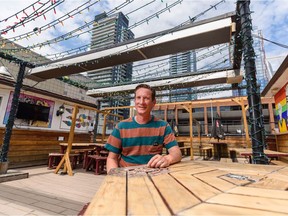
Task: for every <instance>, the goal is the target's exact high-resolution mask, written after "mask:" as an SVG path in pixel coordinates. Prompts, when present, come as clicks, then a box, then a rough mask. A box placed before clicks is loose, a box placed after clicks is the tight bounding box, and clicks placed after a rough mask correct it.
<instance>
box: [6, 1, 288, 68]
mask: <svg viewBox="0 0 288 216" xmlns="http://www.w3.org/2000/svg"><path fill="white" fill-rule="evenodd" d="M47 1H48V0H41V1H40V2H41V3H45V2H47ZM34 2H36V0H33V1H30V0H25V1H23V0H1V8H0V11H1V13H0V14H1V16H0V17H1V18H0V20H3V19H5V18H7V17H9V16H11V15H13V14H15V13H17V12H19V11H22V10H23V9H24V8H26V7H28V6H29V5H31V4H33V3H34ZM56 2H59V0H58V1H56ZM84 2H87V1H82V0H66V1H64V2H63V3H62V4H60V5H59V7H57V8H56V13H55V12H54V11H50V12H48V13H46V14H45V18H44V16H40V17H39V18H37V19H35V21H32V22H29V23H27V24H25V26H20V27H18V28H16V29H15V32H13V31H12V30H11V31H9V32H8V34H6V35H5V36H4V37H6V38H13V37H16V36H18V35H21V34H24V33H25V32H29V31H33V29H35V28H36V27H37V28H39V27H41V26H44V25H46V24H47V23H49V22H51V21H53V20H57V19H59V18H60V17H61V16H64V15H65V14H67V13H69V12H71V11H72V10H73V9H75V8H77V7H79V6H80V5H81V4H83V3H84ZM93 2H96V0H91V2H90V3H93ZM123 2H125V0H121V1H120V0H109V1H104V0H101V1H99V2H98V3H96V4H94V5H93V6H91V7H90V8H89V10H88V9H86V10H85V11H83V12H82V13H81V14H77V15H75V16H73V18H70V19H68V20H65V21H64V22H63V23H62V24H61V25H60V24H59V25H57V26H55V28H50V29H49V30H47V31H43V32H41V34H37V35H34V36H31V37H30V38H29V39H28V40H27V39H22V40H19V41H17V43H19V44H20V45H22V46H24V47H26V46H29V45H30V46H31V45H33V44H38V43H41V42H44V41H47V40H49V39H52V38H55V37H56V36H59V35H62V34H65V33H66V32H69V31H71V30H72V29H76V28H78V27H79V26H82V25H84V24H85V23H87V22H89V21H92V20H93V18H94V16H95V15H96V14H99V13H101V12H104V11H105V12H109V11H110V10H112V9H114V8H115V7H116V6H118V5H120V4H121V3H123ZM130 2H131V3H130V4H128V5H127V6H125V7H123V8H122V9H121V11H122V12H123V13H124V14H127V13H129V16H128V17H129V22H130V25H132V24H134V23H137V22H139V21H140V20H142V19H143V18H145V17H149V16H150V15H152V14H155V13H156V12H157V11H159V10H161V9H164V8H165V7H167V6H168V5H171V4H173V3H174V2H176V3H177V0H154V1H153V0H134V1H133V0H130ZM179 2H180V1H179ZM179 2H178V4H176V6H174V7H172V8H171V9H170V10H167V11H165V12H163V13H161V14H159V15H158V16H157V17H155V18H153V19H151V20H149V21H148V22H145V23H143V24H141V25H139V26H138V27H136V28H133V29H132V31H133V32H134V34H135V37H140V36H143V35H147V34H151V33H154V32H158V31H161V30H164V29H168V28H173V27H175V26H177V25H179V24H180V23H182V22H184V21H186V20H188V19H189V18H192V17H194V16H196V15H198V14H200V13H202V12H203V11H205V10H206V9H208V8H209V7H210V6H211V5H214V4H216V3H218V2H220V0H205V1H204V0H202V1H200V0H183V1H181V4H180V3H179ZM235 2H236V1H235V0H226V1H225V2H224V3H221V4H219V5H218V6H217V8H216V9H212V10H210V11H208V12H207V13H205V15H203V16H200V17H199V19H197V20H201V19H205V18H211V17H214V16H217V15H220V14H224V13H227V12H231V11H235V7H236V3H235ZM40 5H41V4H39V3H38V4H36V5H35V6H34V7H36V8H37V7H40ZM145 5H147V6H145ZM136 9H137V10H136ZM250 9H251V11H252V12H253V13H252V22H253V26H255V28H254V31H255V32H256V30H261V31H262V35H263V37H264V38H267V39H269V40H272V41H275V42H278V43H282V44H286V45H287V44H288V42H287V41H288V40H287V39H288V36H287V35H288V13H287V11H288V4H287V1H286V0H251V5H250ZM29 10H30V11H32V7H30V8H28V9H26V10H25V13H29ZM134 10H136V11H135V12H133V13H131V12H132V11H134ZM18 15H19V16H21V15H24V12H23V11H22V12H20V13H19V14H18ZM18 18H19V17H18ZM14 22H17V19H16V17H13V18H11V19H8V20H7V21H6V22H5V21H3V22H1V23H0V29H4V28H6V27H7V26H8V25H11V24H13V23H14ZM90 37H91V34H89V33H87V34H83V35H81V36H79V37H77V38H76V39H74V40H66V41H64V42H60V43H57V44H53V45H51V46H43V47H41V49H35V51H36V52H38V53H41V54H43V55H47V54H55V53H59V52H63V51H65V50H68V49H71V48H72V47H79V46H80V45H82V44H88V43H90ZM264 46H265V52H266V57H267V59H268V60H269V61H271V63H272V66H273V69H275V68H277V67H278V66H279V64H280V63H281V60H283V59H284V57H285V56H286V55H287V53H288V50H287V49H285V48H282V47H280V46H277V45H274V44H272V43H269V42H264Z"/></svg>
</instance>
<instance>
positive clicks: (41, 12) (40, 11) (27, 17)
mask: <svg viewBox="0 0 288 216" xmlns="http://www.w3.org/2000/svg"><path fill="white" fill-rule="evenodd" d="M64 1H65V0H60V1H58V2H56V1H51V0H49V1H47V2H46V3H41V2H40V1H38V2H37V3H39V4H40V5H41V6H40V7H39V8H37V9H35V4H34V5H32V8H33V12H32V13H31V14H28V13H26V12H25V9H24V10H22V12H23V15H22V17H21V18H20V19H19V17H18V13H16V15H15V17H16V18H17V20H19V21H18V22H14V24H12V25H9V26H6V28H5V29H2V30H1V35H5V34H7V33H8V32H9V31H10V30H13V32H15V29H16V28H17V27H19V26H23V27H25V24H27V23H29V22H31V21H35V20H36V19H37V18H39V17H40V16H43V17H44V19H45V20H46V16H45V14H46V13H48V12H49V11H51V10H53V11H54V13H56V9H55V8H56V7H57V6H59V5H60V4H62V3H63V2H64ZM50 2H51V4H50ZM47 4H49V5H48V7H47V8H45V6H46V5H47Z"/></svg>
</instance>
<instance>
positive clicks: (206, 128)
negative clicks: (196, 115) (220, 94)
mask: <svg viewBox="0 0 288 216" xmlns="http://www.w3.org/2000/svg"><path fill="white" fill-rule="evenodd" d="M203 108H204V124H205V134H208V116H207V106H206V105H204V106H203Z"/></svg>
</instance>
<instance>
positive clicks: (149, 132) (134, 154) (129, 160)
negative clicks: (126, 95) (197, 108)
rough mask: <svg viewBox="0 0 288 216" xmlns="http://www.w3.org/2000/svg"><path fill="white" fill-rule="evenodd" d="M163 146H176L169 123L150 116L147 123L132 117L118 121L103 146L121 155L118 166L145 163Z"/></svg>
mask: <svg viewBox="0 0 288 216" xmlns="http://www.w3.org/2000/svg"><path fill="white" fill-rule="evenodd" d="M163 146H164V147H165V148H166V149H169V148H171V147H173V146H177V142H176V140H175V136H174V133H173V131H172V129H171V127H170V125H169V124H168V123H167V122H166V121H163V120H161V119H158V118H156V117H154V116H152V118H151V120H150V121H149V122H148V123H147V124H138V123H137V122H136V121H135V118H134V117H130V118H128V119H126V120H123V121H121V122H119V123H118V124H117V125H116V127H115V129H114V130H113V131H112V133H111V135H110V136H109V138H108V140H107V143H106V145H105V148H106V149H108V150H109V151H111V152H113V153H115V154H119V155H120V156H121V159H120V166H121V167H126V166H133V165H141V164H147V163H148V161H149V160H150V159H151V158H152V157H153V156H154V155H156V154H162V149H163Z"/></svg>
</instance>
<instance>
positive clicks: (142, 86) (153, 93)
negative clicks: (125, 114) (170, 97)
mask: <svg viewBox="0 0 288 216" xmlns="http://www.w3.org/2000/svg"><path fill="white" fill-rule="evenodd" d="M139 88H146V89H149V90H150V91H151V92H152V100H153V101H154V100H155V98H156V91H155V89H153V88H152V87H151V86H149V85H147V84H139V85H138V86H136V88H135V90H134V94H135V96H136V91H137V90H138V89H139Z"/></svg>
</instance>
